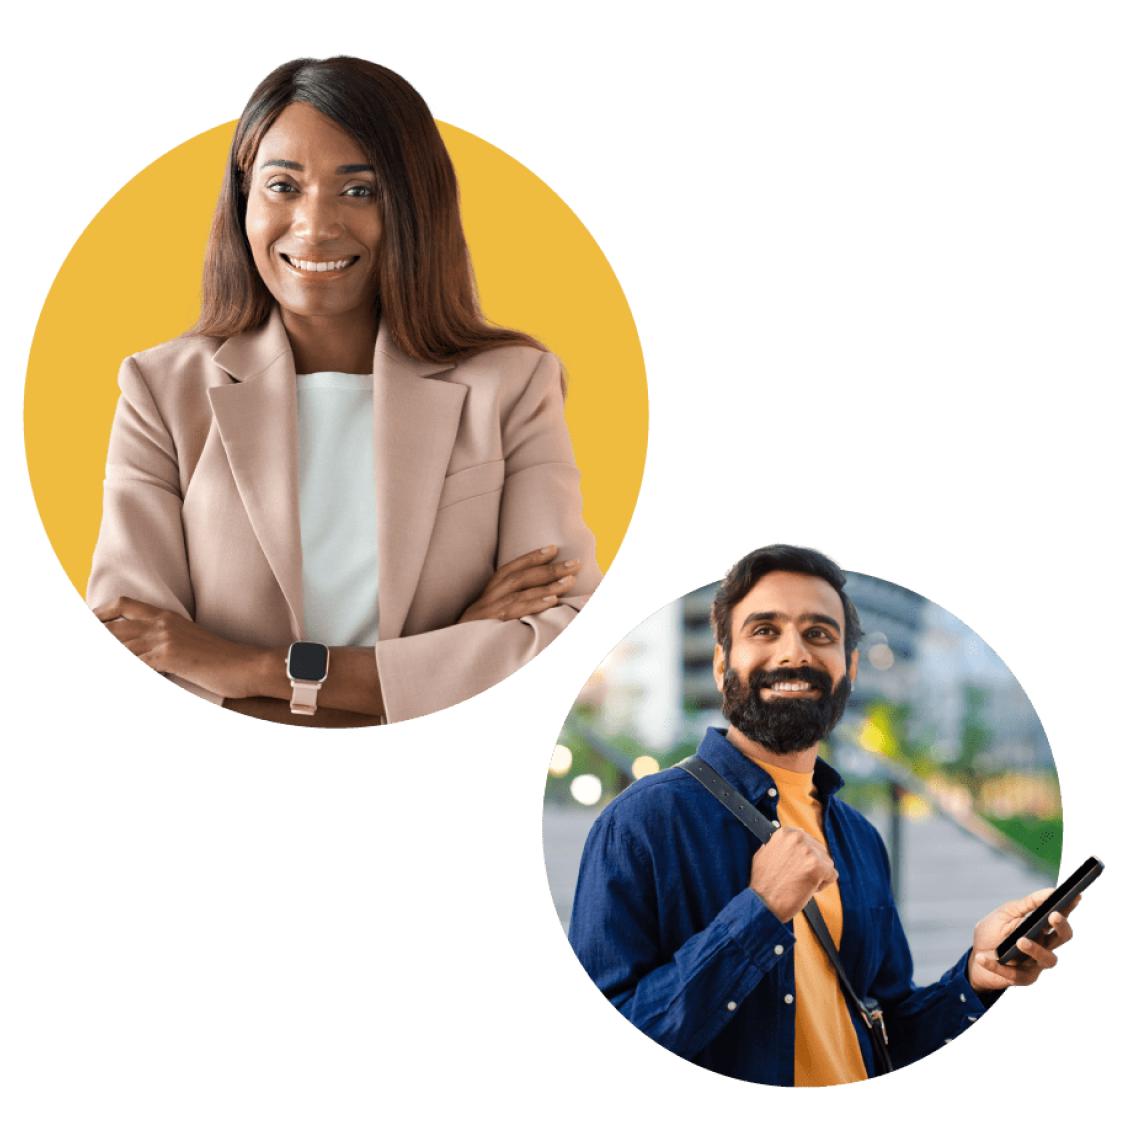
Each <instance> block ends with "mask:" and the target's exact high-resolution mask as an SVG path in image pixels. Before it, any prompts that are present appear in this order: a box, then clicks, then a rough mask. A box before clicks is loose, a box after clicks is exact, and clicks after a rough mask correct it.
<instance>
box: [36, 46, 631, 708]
mask: <svg viewBox="0 0 1136 1136" xmlns="http://www.w3.org/2000/svg"><path fill="white" fill-rule="evenodd" d="M226 155H227V156H226ZM219 175H220V176H219ZM219 182H220V197H219V199H218V196H217V191H218V183H219ZM459 185H460V198H459ZM210 218H211V219H212V220H211V221H210ZM203 259H204V267H203V263H202V262H203ZM123 360H125V361H123ZM116 372H117V374H118V384H117V388H116V386H115V382H114V376H115V373H116ZM646 435H647V399H646V380H645V376H644V369H643V359H642V354H641V351H640V349H639V343H638V338H637V336H636V332H635V325H634V322H633V320H632V317H631V313H630V311H629V309H628V306H627V303H626V301H625V299H624V297H623V294H622V291H621V290H620V287H619V284H618V282H617V280H616V278H615V276H614V274H613V273H612V270H611V268H610V266H609V265H608V263H607V261H606V259H605V258H604V256H603V254H602V252H601V251H600V250H599V248H598V247H597V246H596V244H595V242H594V241H593V240H592V239H591V237H590V236H589V235H588V233H587V231H586V229H585V228H584V226H583V225H582V224H581V223H580V221H579V220H578V219H577V218H576V217H575V216H574V215H573V214H572V212H571V211H570V210H569V209H568V207H567V206H566V205H565V204H564V203H563V202H562V201H561V200H560V199H559V198H558V197H557V196H556V194H555V193H553V192H552V190H550V189H549V188H548V187H547V186H546V185H545V184H544V183H543V182H541V181H540V179H539V178H537V177H536V176H535V175H533V174H532V173H530V172H529V171H528V170H526V169H525V168H524V167H523V166H521V165H520V164H519V163H518V162H516V161H514V160H513V159H512V158H510V157H508V156H507V155H506V154H504V153H502V152H501V151H500V150H497V149H496V148H495V147H493V146H491V145H489V144H488V143H486V142H483V141H482V140H481V139H479V138H477V137H475V136H474V135H472V134H468V133H466V132H464V131H462V130H459V129H457V128H455V127H452V126H447V125H445V124H442V123H436V122H435V121H434V119H433V118H432V117H431V115H430V112H429V110H428V108H427V105H426V103H425V102H424V101H423V99H422V97H421V96H420V95H419V94H418V93H417V92H416V91H415V90H414V89H413V88H412V87H411V86H410V85H409V84H408V83H407V82H406V80H405V79H403V78H401V77H400V76H399V75H397V74H395V73H394V72H393V71H391V70H389V69H387V68H385V67H381V66H378V65H376V64H374V63H370V62H367V61H365V60H361V59H355V58H350V57H337V58H332V59H325V60H314V59H300V60H295V61H293V62H291V63H287V64H284V65H283V66H281V67H278V68H277V69H276V70H275V71H273V72H272V73H271V74H270V75H268V76H267V78H265V79H264V80H263V81H262V82H261V83H260V84H259V86H257V87H256V90H255V91H254V92H253V94H252V97H251V98H250V100H249V102H248V105H247V106H246V107H245V110H244V112H243V114H242V116H241V118H240V120H239V122H237V123H236V124H235V126H234V124H232V123H230V124H228V125H226V126H222V127H218V128H216V129H215V130H211V131H208V132H206V133H204V134H202V135H200V136H198V137H196V138H194V139H191V140H190V141H189V142H186V143H185V144H184V145H182V146H179V147H177V148H176V149H175V150H173V151H171V152H170V153H168V154H166V155H165V156H164V157H162V158H160V159H159V160H158V161H156V162H154V163H153V164H152V165H151V166H149V167H148V168H147V169H145V170H144V171H143V172H142V173H140V174H139V175H138V176H137V177H136V178H134V179H133V180H132V181H131V182H130V183H129V184H128V185H127V186H125V187H124V188H123V189H122V190H121V191H120V192H119V193H118V194H117V195H116V196H115V197H114V198H113V199H112V200H111V201H110V202H109V203H108V204H107V205H106V207H105V208H104V209H103V210H102V211H101V212H100V213H99V214H98V216H97V217H96V218H95V219H94V221H92V222H91V224H90V226H89V227H88V228H87V230H86V231H85V232H84V233H83V235H82V237H81V238H80V239H79V241H78V242H77V243H76V245H75V247H74V249H73V250H72V252H71V253H70V255H69V256H68V258H67V261H66V262H65V264H64V265H63V267H62V269H61V270H60V272H59V274H58V276H57V278H56V280H55V283H54V285H53V287H52V289H51V292H50V294H49V296H48V299H47V301H46V303H45V305H44V309H43V313H42V315H41V318H40V322H39V325H38V327H37V331H36V336H35V340H34V343H33V347H32V352H31V357H30V362H29V369H28V378H27V386H26V398H25V437H26V445H27V453H28V466H29V472H30V475H31V482H32V487H33V490H34V492H35V497H36V502H37V506H38V508H39V511H40V516H41V517H42V519H43V523H44V526H45V528H46V530H47V533H48V535H49V537H50V539H51V542H52V545H53V547H54V548H55V551H56V553H57V555H58V556H59V558H60V561H61V562H62V564H63V566H64V568H65V570H66V572H67V574H68V576H69V578H70V579H71V581H72V582H73V583H74V585H75V586H76V588H77V589H78V590H79V591H80V592H81V593H83V594H84V595H85V596H86V599H87V602H88V604H89V605H90V607H91V608H92V609H93V610H94V612H95V615H96V616H97V617H98V618H99V619H100V620H101V621H102V622H103V623H104V624H105V626H106V632H107V642H108V649H111V646H110V645H111V642H112V639H116V640H118V641H119V643H121V644H122V645H123V646H125V647H126V648H127V649H129V650H130V651H131V652H133V653H134V655H135V656H137V657H138V659H140V660H141V662H142V663H143V664H146V665H147V666H148V667H150V668H151V670H152V671H154V672H158V673H160V674H162V675H165V676H166V677H167V678H169V679H170V680H172V681H173V682H175V683H177V684H178V685H180V686H183V687H184V688H186V689H187V690H189V691H191V692H193V693H194V694H197V695H199V696H200V697H202V698H204V699H207V700H209V701H211V702H214V703H217V704H220V705H223V706H225V707H227V708H228V709H230V710H234V711H238V712H240V713H243V714H247V715H251V716H253V717H258V718H262V719H266V720H273V721H277V722H284V723H290V724H293V725H315V726H360V725H375V724H383V723H390V722H397V721H401V720H405V719H409V718H415V717H418V716H421V715H424V714H428V713H431V712H433V711H436V710H440V709H442V708H444V707H447V706H450V705H453V704H454V703H457V702H460V701H462V700H464V699H467V698H469V697H471V696H472V695H475V694H477V693H479V692H480V691H483V690H485V689H486V688H488V687H490V686H492V685H493V684H495V683H497V682H499V681H500V680H502V679H504V678H506V677H507V676H508V675H510V674H511V673H513V672H514V671H516V670H517V669H518V668H519V667H521V666H522V665H523V664H524V663H525V662H527V661H528V660H529V659H531V658H533V657H534V656H535V655H536V654H537V653H538V652H540V651H541V650H543V649H544V648H545V647H546V646H547V645H548V644H549V643H550V642H551V641H552V640H553V639H554V638H556V636H557V635H558V634H559V633H560V632H561V631H563V630H564V628H565V627H566V626H567V625H568V624H569V623H570V622H571V620H572V619H573V618H574V617H575V616H576V614H577V613H578V612H579V611H580V610H581V609H582V608H583V606H584V604H585V603H586V601H587V600H588V598H589V597H590V596H591V594H592V593H593V591H594V590H595V588H596V587H597V586H598V585H599V583H600V581H601V579H602V573H603V571H604V570H606V568H607V566H608V565H609V564H610V562H611V559H612V557H613V556H614V554H615V552H616V549H617V548H618V546H619V543H620V541H621V540H622V538H623V534H624V532H625V530H626V528H627V525H628V523H629V521H630V517H631V513H632V510H633V508H634V505H635V500H636V496H637V494H638V489H639V483H640V479H641V477H642V471H643V463H644V459H645V454H646ZM115 649H117V648H115Z"/></svg>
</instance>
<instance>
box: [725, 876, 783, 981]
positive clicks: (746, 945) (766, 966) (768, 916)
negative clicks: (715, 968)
mask: <svg viewBox="0 0 1136 1136" xmlns="http://www.w3.org/2000/svg"><path fill="white" fill-rule="evenodd" d="M718 917H719V918H720V919H721V920H723V921H724V922H725V924H726V926H727V927H728V928H729V931H730V937H731V938H732V939H733V940H734V942H735V943H737V944H738V946H739V947H741V949H742V950H743V951H745V952H746V954H748V955H749V957H750V958H751V959H752V960H753V962H754V964H755V965H756V966H757V967H758V968H759V969H760V970H761V971H763V972H764V971H767V970H770V969H771V968H772V967H773V966H774V965H776V963H778V962H780V961H781V959H783V958H784V957H785V955H786V953H787V952H788V950H789V948H790V947H792V945H793V944H794V943H795V942H796V941H797V940H796V936H795V935H794V934H793V929H792V924H791V923H782V922H781V920H780V919H778V918H777V916H776V915H774V914H773V912H772V911H770V910H769V908H768V907H766V906H765V904H764V903H762V902H761V899H760V898H759V897H758V895H757V893H756V892H755V891H754V890H753V889H752V888H748V887H747V888H746V889H745V890H744V891H742V892H741V893H740V894H739V895H735V896H734V898H733V899H731V900H730V902H729V903H727V904H726V906H725V907H723V908H722V911H721V913H720V914H719V916H718Z"/></svg>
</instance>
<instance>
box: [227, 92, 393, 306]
mask: <svg viewBox="0 0 1136 1136" xmlns="http://www.w3.org/2000/svg"><path fill="white" fill-rule="evenodd" d="M376 176H377V175H376V173H375V170H374V167H372V166H371V165H370V164H369V163H368V161H367V157H366V155H365V154H364V153H363V151H362V150H360V149H359V146H358V144H357V143H356V142H355V140H354V139H353V138H352V137H351V136H350V135H349V134H347V133H346V132H345V131H344V130H342V129H341V128H340V127H339V126H337V125H336V124H335V123H334V122H332V120H331V119H330V118H328V117H327V116H326V115H323V114H320V112H319V111H317V110H315V109H314V108H312V107H310V106H308V105H307V103H292V104H290V105H289V106H286V107H285V108H284V110H283V111H281V113H280V115H279V116H278V117H277V119H276V121H275V122H274V123H273V124H272V126H271V128H270V129H269V130H268V132H267V133H266V134H265V135H264V138H263V139H262V140H261V143H260V148H259V149H258V150H257V153H256V159H255V161H254V163H253V169H252V176H251V179H250V181H249V190H248V212H247V214H246V217H245V232H246V234H247V235H248V241H249V244H250V245H251V246H252V255H253V260H254V261H255V262H256V268H257V271H258V272H259V273H260V278H261V279H262V280H263V281H264V283H265V286H266V287H267V288H268V290H269V292H271V293H272V295H273V296H274V297H275V299H276V302H277V303H278V304H279V305H280V307H281V308H282V309H283V311H284V312H285V314H286V316H287V315H288V314H290V315H292V316H301V317H309V318H310V317H324V318H326V317H337V316H338V317H355V318H358V317H359V315H360V314H363V313H364V312H365V311H366V310H371V311H373V310H374V307H373V306H374V299H375V295H376V293H377V292H378V279H379V245H380V242H381V239H382V234H383V225H382V220H381V218H380V216H379V200H378V194H377V181H376Z"/></svg>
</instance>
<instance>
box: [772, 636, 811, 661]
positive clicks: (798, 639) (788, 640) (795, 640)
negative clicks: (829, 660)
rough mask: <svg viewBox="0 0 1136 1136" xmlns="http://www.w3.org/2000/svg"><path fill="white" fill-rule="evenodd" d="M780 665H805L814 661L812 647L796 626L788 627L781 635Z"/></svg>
mask: <svg viewBox="0 0 1136 1136" xmlns="http://www.w3.org/2000/svg"><path fill="white" fill-rule="evenodd" d="M780 648H781V650H780V652H779V655H778V665H780V666H783V667H803V666H806V665H809V664H811V663H812V661H813V653H812V649H811V648H810V646H809V643H808V640H806V639H805V638H803V636H802V635H801V633H800V632H799V631H798V630H797V629H796V628H795V627H789V628H786V630H785V632H784V634H783V635H782V636H781V643H780Z"/></svg>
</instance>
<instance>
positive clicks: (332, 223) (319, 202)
mask: <svg viewBox="0 0 1136 1136" xmlns="http://www.w3.org/2000/svg"><path fill="white" fill-rule="evenodd" d="M292 232H293V233H294V234H295V235H296V236H297V237H300V238H301V239H303V240H305V241H307V242H308V243H309V244H313V245H315V244H321V243H322V242H324V241H333V240H335V239H336V238H337V237H341V236H343V222H342V221H341V220H340V218H339V209H338V202H337V201H336V199H335V198H334V197H325V196H324V195H323V194H321V193H305V194H303V195H302V197H301V198H300V200H299V201H298V202H297V203H296V208H295V211H294V212H293V214H292Z"/></svg>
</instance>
